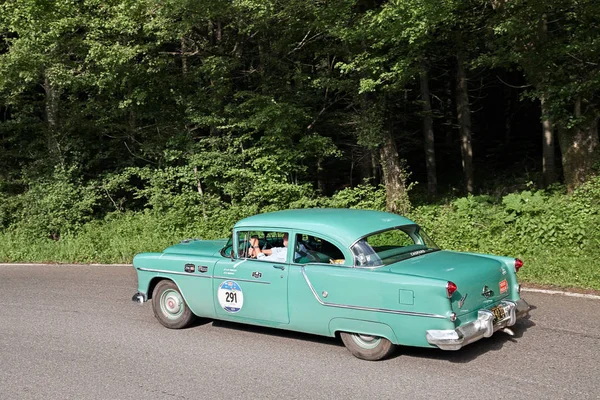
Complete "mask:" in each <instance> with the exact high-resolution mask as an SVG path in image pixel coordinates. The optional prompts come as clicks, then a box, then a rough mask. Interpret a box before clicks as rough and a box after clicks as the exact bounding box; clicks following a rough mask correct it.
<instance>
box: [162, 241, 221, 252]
mask: <svg viewBox="0 0 600 400" xmlns="http://www.w3.org/2000/svg"><path fill="white" fill-rule="evenodd" d="M225 244H227V239H219V240H199V239H190V240H184V241H182V242H181V243H178V244H176V245H173V246H170V247H167V248H166V249H165V250H164V251H163V253H169V254H194V255H207V256H212V255H215V254H217V253H218V252H219V250H221V249H222V248H223V247H225Z"/></svg>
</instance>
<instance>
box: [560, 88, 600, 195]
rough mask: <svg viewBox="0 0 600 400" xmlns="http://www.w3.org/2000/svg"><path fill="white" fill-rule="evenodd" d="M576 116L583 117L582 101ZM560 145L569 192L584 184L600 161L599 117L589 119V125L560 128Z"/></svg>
mask: <svg viewBox="0 0 600 400" xmlns="http://www.w3.org/2000/svg"><path fill="white" fill-rule="evenodd" d="M575 116H576V117H577V118H580V117H581V99H577V101H576V104H575ZM558 143H559V145H560V151H561V153H562V165H563V175H564V179H565V184H566V185H567V191H568V192H569V193H572V192H573V190H574V189H575V188H576V187H577V186H579V185H581V184H582V183H584V182H585V181H586V180H587V179H589V177H590V176H591V175H592V174H593V166H594V164H595V163H596V162H597V161H598V159H599V157H600V156H599V155H598V115H594V116H593V117H592V118H589V119H588V121H587V123H584V124H582V125H579V126H577V127H574V128H572V129H566V128H564V127H559V129H558Z"/></svg>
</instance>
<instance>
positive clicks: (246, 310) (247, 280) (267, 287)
mask: <svg viewBox="0 0 600 400" xmlns="http://www.w3.org/2000/svg"><path fill="white" fill-rule="evenodd" d="M288 260H289V257H288V259H287V260H286V261H285V262H277V261H271V260H269V259H268V257H266V258H264V259H253V258H236V259H233V260H231V259H226V260H219V261H218V262H217V264H216V265H215V269H214V279H213V292H214V296H215V311H216V313H217V316H222V317H224V318H225V319H229V320H231V319H239V320H241V321H243V320H245V319H249V320H256V321H268V322H278V323H283V324H287V323H289V314H288V293H287V289H288V286H287V285H288V273H289V263H288V262H287V261H288Z"/></svg>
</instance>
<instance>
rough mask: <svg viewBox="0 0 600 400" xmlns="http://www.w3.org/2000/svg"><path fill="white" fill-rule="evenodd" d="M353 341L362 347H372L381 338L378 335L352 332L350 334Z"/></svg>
mask: <svg viewBox="0 0 600 400" xmlns="http://www.w3.org/2000/svg"><path fill="white" fill-rule="evenodd" d="M352 339H353V340H354V342H355V343H356V344H357V345H359V346H360V347H362V348H363V349H374V348H375V347H377V346H378V345H379V343H381V338H380V337H378V336H371V335H362V334H358V333H356V334H354V335H352Z"/></svg>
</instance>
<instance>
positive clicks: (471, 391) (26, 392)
mask: <svg viewBox="0 0 600 400" xmlns="http://www.w3.org/2000/svg"><path fill="white" fill-rule="evenodd" d="M135 290H136V277H135V273H134V271H133V268H131V267H98V266H30V267H28V266H0V300H1V305H2V307H1V308H0V399H44V400H51V399H111V400H113V399H267V398H268V399H272V398H278V399H288V398H290V399H329V398H348V399H457V398H461V397H462V398H469V399H500V398H504V399H507V398H509V399H510V398H513V399H528V400H532V399H544V400H550V399H600V301H599V300H594V299H580V298H569V297H564V296H557V295H554V296H550V295H545V294H538V293H527V294H526V295H525V296H524V297H525V299H526V300H527V301H528V302H529V303H530V304H531V305H532V306H533V307H534V310H533V311H532V312H531V317H530V319H528V320H523V321H521V322H519V323H518V324H517V326H516V327H515V329H514V332H515V335H514V336H513V337H510V336H508V335H507V334H505V333H497V334H495V335H494V336H493V337H492V338H489V339H484V340H482V341H479V342H476V343H474V344H471V345H469V346H467V347H465V348H464V349H462V350H460V351H458V352H443V351H441V350H436V349H418V348H403V349H402V350H401V351H400V352H399V353H398V354H397V356H395V357H394V358H392V359H389V360H386V361H380V362H367V361H361V360H358V359H356V358H354V357H353V356H351V355H350V353H348V351H347V350H346V349H345V348H344V347H343V346H342V344H341V343H340V342H338V341H337V340H335V339H330V338H323V337H318V336H311V335H304V334H297V333H293V332H286V331H281V330H274V329H264V328H256V327H251V326H247V325H238V324H231V323H224V322H213V321H204V322H203V323H200V324H198V325H197V326H195V327H192V328H190V329H186V330H180V331H174V330H169V329H166V328H163V327H162V326H161V325H159V323H158V322H157V321H156V320H155V319H154V316H153V315H152V309H151V306H150V304H149V303H146V304H145V305H143V306H139V305H136V304H134V303H133V302H132V301H131V296H132V295H133V293H134V292H135Z"/></svg>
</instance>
